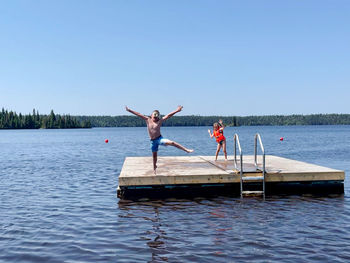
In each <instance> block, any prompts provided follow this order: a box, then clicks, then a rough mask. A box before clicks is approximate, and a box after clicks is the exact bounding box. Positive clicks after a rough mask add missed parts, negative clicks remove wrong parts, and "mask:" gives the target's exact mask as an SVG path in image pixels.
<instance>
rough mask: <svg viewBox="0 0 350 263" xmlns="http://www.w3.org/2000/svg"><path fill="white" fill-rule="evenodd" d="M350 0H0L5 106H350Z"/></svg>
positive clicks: (338, 109) (244, 111) (109, 111)
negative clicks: (0, 0)
mask: <svg viewBox="0 0 350 263" xmlns="http://www.w3.org/2000/svg"><path fill="white" fill-rule="evenodd" d="M349 14H350V1H349V0H323V1H320V0H318V1H313V0H305V1H304V0H299V1H297V0H285V1H280V0H276V1H274V0H265V1H262V0H256V1H254V0H251V1H249V0H248V1H234V0H231V1H206V0H190V1H188V0H186V1H185V0H184V1H164V0H159V1H152V0H150V1H149V0H147V1H146V0H145V1H136V0H135V1H132V0H128V1H126V0H125V1H117V0H113V1H103V0H102V1H97V0H95V1H88V0H84V1H78V0H75V1H65V0H59V1H54V0H50V1H46V0H45V1H29V0H26V1H17V0H14V1H2V2H1V5H0V36H1V38H0V39H1V41H0V107H4V108H6V109H9V110H14V111H16V112H21V113H29V112H31V111H32V109H33V108H35V109H38V110H39V112H40V113H49V111H50V110H51V109H53V110H54V111H55V112H56V113H61V114H72V115H121V114H127V112H125V108H124V107H125V105H128V106H129V107H130V108H132V109H135V110H137V111H139V112H142V113H144V114H148V113H150V112H151V111H152V110H153V109H156V108H157V109H159V110H160V111H161V113H168V112H170V111H172V110H174V109H176V107H177V105H183V106H184V109H183V112H181V113H180V115H192V114H194V115H238V116H247V115H270V114H312V113H350V108H349V99H350V16H349Z"/></svg>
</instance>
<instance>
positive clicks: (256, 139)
mask: <svg viewBox="0 0 350 263" xmlns="http://www.w3.org/2000/svg"><path fill="white" fill-rule="evenodd" d="M258 139H259V144H260V149H261V151H262V156H263V169H262V173H263V193H264V196H265V173H266V171H265V149H264V145H263V143H262V141H261V136H260V134H259V133H257V134H255V138H254V164H255V168H256V169H257V170H258V169H259V167H258V157H257V156H258V155H257V154H258V151H257V144H258Z"/></svg>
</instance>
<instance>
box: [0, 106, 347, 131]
mask: <svg viewBox="0 0 350 263" xmlns="http://www.w3.org/2000/svg"><path fill="white" fill-rule="evenodd" d="M219 119H222V120H223V122H224V124H225V125H226V126H262V125H264V126H272V125H273V126H284V125H350V114H310V115H266V116H243V117H242V116H199V115H190V116H173V117H172V118H170V119H168V120H167V121H166V122H164V123H163V126H212V125H213V123H215V122H217V121H218V120H219ZM145 125H146V124H145V121H144V120H142V119H141V118H138V117H136V116H132V115H131V116H130V115H120V116H70V115H60V114H55V113H54V111H53V110H51V112H50V114H49V115H42V114H39V112H38V111H37V110H35V109H34V110H33V112H32V114H30V113H29V114H26V115H22V114H21V113H19V114H17V113H16V112H13V111H8V110H5V109H4V108H3V109H2V111H1V112H0V129H65V128H91V127H143V126H145Z"/></svg>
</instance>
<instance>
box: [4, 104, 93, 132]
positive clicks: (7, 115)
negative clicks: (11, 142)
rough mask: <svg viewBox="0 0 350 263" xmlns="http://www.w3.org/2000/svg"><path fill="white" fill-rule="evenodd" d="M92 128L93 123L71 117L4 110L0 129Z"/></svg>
mask: <svg viewBox="0 0 350 263" xmlns="http://www.w3.org/2000/svg"><path fill="white" fill-rule="evenodd" d="M67 128H91V123H90V122H89V121H88V120H87V121H81V120H78V119H77V118H75V117H72V116H70V115H60V114H55V113H54V112H53V110H51V112H50V114H49V115H41V114H39V112H38V111H37V110H35V109H33V113H32V114H30V113H29V114H26V115H22V114H21V113H19V114H17V113H16V112H13V111H8V110H5V109H4V108H2V111H1V112H0V129H67Z"/></svg>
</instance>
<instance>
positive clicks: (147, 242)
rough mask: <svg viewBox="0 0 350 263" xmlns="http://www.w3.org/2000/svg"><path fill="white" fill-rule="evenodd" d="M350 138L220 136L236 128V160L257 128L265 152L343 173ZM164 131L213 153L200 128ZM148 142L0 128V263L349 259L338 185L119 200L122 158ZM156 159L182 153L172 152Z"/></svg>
mask: <svg viewBox="0 0 350 263" xmlns="http://www.w3.org/2000/svg"><path fill="white" fill-rule="evenodd" d="M349 130H350V127H349V126H324V127H323V126H322V127H320V126H314V127H311V126H305V127H304V126H303V127H239V128H232V127H228V128H227V129H226V133H225V134H226V135H227V139H228V143H230V140H231V139H232V138H230V136H229V134H231V133H232V134H234V133H235V132H238V133H239V135H240V141H241V144H242V148H243V150H244V153H245V154H252V152H253V146H254V144H253V138H254V135H255V133H256V132H257V131H259V132H260V133H261V135H262V139H263V142H264V145H265V149H266V151H267V154H274V155H279V156H283V157H287V158H293V159H297V160H303V161H307V162H310V163H315V164H320V165H325V164H327V166H329V167H332V168H336V169H343V170H345V171H346V174H348V171H350V169H349V168H350V163H349V162H348V160H349V157H350V151H349V149H350V140H349V139H347V138H348V136H347V135H348V134H349ZM163 133H164V136H166V137H168V138H172V139H174V140H176V141H179V142H180V143H182V144H184V145H188V146H189V147H193V148H195V149H196V154H198V155H213V154H214V153H215V149H216V145H215V143H214V142H213V141H212V140H209V139H208V135H207V128H206V127H203V128H191V127H186V128H165V129H164V130H163ZM310 134H312V136H310ZM282 136H283V137H284V141H283V142H281V141H280V140H279V138H280V137H282ZM106 138H108V139H109V143H108V144H106V143H104V140H105V139H106ZM326 138H327V139H326ZM320 142H322V143H320ZM327 142H331V143H330V144H327ZM148 146H149V145H148V139H147V132H146V130H145V129H144V128H132V129H130V128H120V129H117V128H116V129H91V130H65V131H57V130H51V131H45V130H40V131H0V149H1V151H0V173H1V174H0V200H1V202H0V213H1V218H2V219H1V220H0V231H1V232H0V262H99V261H102V262H225V263H226V262H250V261H253V262H281V261H283V262H347V261H348V260H349V259H350V249H349V244H350V225H349V224H348V222H349V221H350V213H349V203H350V202H349V198H348V195H349V185H348V183H347V181H346V182H345V194H344V195H329V196H313V195H293V196H269V197H266V199H265V200H264V199H261V198H259V197H254V198H244V199H240V198H233V197H220V196H218V197H216V198H201V197H198V198H194V199H175V198H173V199H166V200H147V199H143V200H140V201H138V202H134V201H128V200H119V199H118V198H117V197H116V187H117V185H118V174H119V172H120V170H121V167H122V164H123V161H124V158H125V157H126V156H143V155H147V154H149V149H148ZM330 149H331V151H330ZM232 152H233V149H230V148H228V153H229V154H232ZM330 152H331V153H332V154H330ZM335 153H337V154H335ZM159 154H160V155H161V156H165V155H184V153H182V152H181V151H178V150H177V149H172V148H170V147H167V148H161V149H160V152H159Z"/></svg>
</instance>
